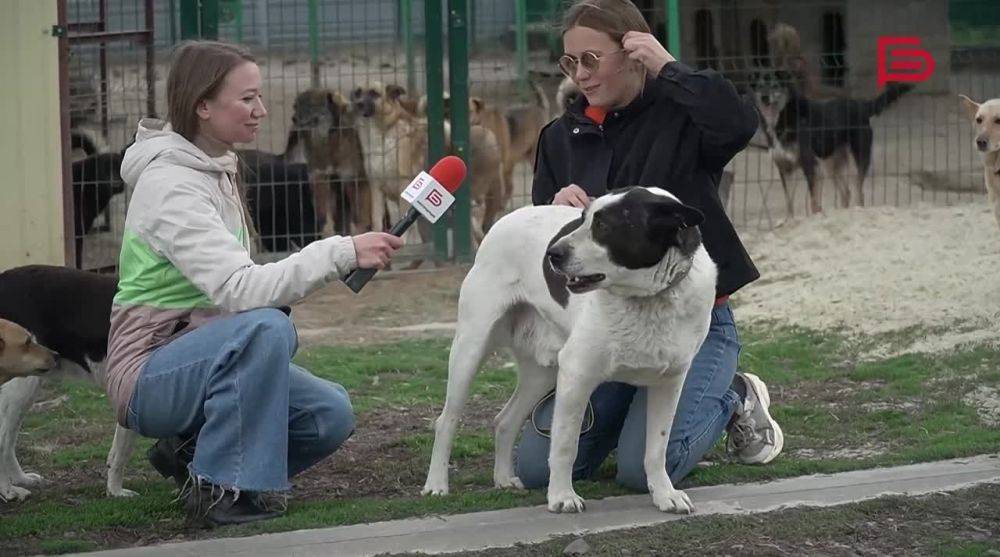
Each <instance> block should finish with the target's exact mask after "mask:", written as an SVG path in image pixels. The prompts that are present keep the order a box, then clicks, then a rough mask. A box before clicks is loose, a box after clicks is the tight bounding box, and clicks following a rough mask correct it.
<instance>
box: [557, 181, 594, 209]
mask: <svg viewBox="0 0 1000 557" xmlns="http://www.w3.org/2000/svg"><path fill="white" fill-rule="evenodd" d="M552 204H553V205H569V206H571V207H576V208H577V209H584V208H586V207H587V205H590V197H588V196H587V192H585V191H583V188H581V187H580V186H578V185H576V184H570V185H568V186H566V187H565V188H563V189H561V190H559V192H558V193H556V196H555V197H553V198H552Z"/></svg>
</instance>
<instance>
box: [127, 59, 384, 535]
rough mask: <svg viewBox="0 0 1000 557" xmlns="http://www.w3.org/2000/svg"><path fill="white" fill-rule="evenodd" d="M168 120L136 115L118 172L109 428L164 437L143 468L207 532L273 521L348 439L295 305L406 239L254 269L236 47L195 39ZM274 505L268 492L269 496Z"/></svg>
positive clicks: (375, 240)
mask: <svg viewBox="0 0 1000 557" xmlns="http://www.w3.org/2000/svg"><path fill="white" fill-rule="evenodd" d="M167 102H168V112H169V122H170V123H169V124H168V123H166V122H162V121H158V120H153V119H144V120H143V121H141V122H140V123H139V129H138V131H137V133H136V139H135V143H134V144H133V145H132V146H131V147H129V149H128V151H126V153H125V157H124V160H123V162H122V178H123V179H124V180H125V181H126V182H127V183H128V184H129V185H130V186H132V187H133V188H134V191H133V194H132V198H131V201H130V203H129V208H128V216H127V217H126V221H125V234H124V238H123V241H122V250H121V257H120V261H119V266H120V273H119V284H118V293H117V295H116V296H115V301H114V306H113V307H112V313H111V335H110V338H109V346H108V358H109V359H108V369H109V380H108V395H109V396H110V398H111V400H112V403H113V404H114V406H115V407H116V409H117V411H118V421H119V423H121V424H122V425H124V426H126V427H128V428H130V429H133V430H135V431H137V432H139V433H140V434H142V435H144V436H147V437H155V438H160V441H159V442H158V443H157V444H156V446H154V447H153V448H152V449H151V450H150V454H149V456H150V460H151V462H152V463H153V465H154V466H155V467H156V468H157V469H158V470H159V471H160V472H161V473H162V474H163V475H164V476H165V477H167V476H173V477H174V479H175V480H176V481H177V482H178V484H179V485H180V486H181V487H182V488H185V491H184V492H183V493H182V496H183V497H184V499H185V502H186V505H187V508H188V512H189V514H190V515H191V517H192V518H193V519H195V520H197V521H199V522H202V523H204V524H206V525H219V524H232V523H243V522H250V521H254V520H261V519H265V518H270V517H273V516H276V515H277V512H274V511H273V510H272V509H269V508H268V507H269V506H270V505H268V504H266V502H267V501H273V500H275V499H276V498H275V497H273V496H272V495H273V494H280V493H283V492H285V491H286V490H288V488H289V483H288V479H289V478H290V477H292V476H294V475H296V474H298V473H299V472H302V471H303V470H305V469H306V468H308V467H310V466H312V465H313V464H315V463H316V462H318V461H319V460H321V459H322V458H324V457H326V456H328V455H330V454H331V453H333V452H334V451H335V450H337V448H338V447H339V446H340V445H341V443H343V442H344V440H346V439H347V438H348V437H349V436H350V434H351V433H352V432H353V431H354V415H353V410H352V408H351V403H350V399H349V398H348V396H347V392H346V391H345V390H344V389H343V387H341V386H340V385H337V384H335V383H331V382H329V381H326V380H323V379H320V378H317V377H315V376H313V375H311V374H310V373H309V372H307V371H305V370H303V369H302V368H300V367H298V366H296V365H295V364H293V363H291V360H292V356H293V355H294V354H295V350H296V348H297V345H298V340H297V336H296V332H295V328H294V326H293V324H292V322H291V320H290V319H289V317H288V315H287V314H286V313H284V312H282V311H279V310H278V309H274V308H275V307H280V306H285V305H287V304H291V303H292V302H295V301H296V300H299V299H300V298H302V297H304V296H306V295H307V294H309V293H310V292H312V291H314V290H316V289H318V288H320V287H322V286H324V285H326V284H328V283H329V282H331V281H335V280H338V279H339V278H340V277H342V276H344V275H346V274H347V273H349V272H350V271H351V270H353V269H354V268H356V267H362V268H383V267H384V266H385V265H386V264H387V263H388V262H389V259H390V258H391V256H392V254H393V252H394V251H395V250H396V249H398V248H399V247H400V246H401V245H402V241H401V240H400V239H399V238H397V237H395V236H392V235H389V234H385V233H381V232H371V233H367V234H362V235H359V236H355V237H353V238H352V237H342V236H334V237H331V238H325V239H322V240H319V241H316V242H313V243H311V244H309V245H307V246H306V247H305V248H303V249H302V250H301V251H299V252H298V253H296V254H294V255H291V256H289V257H287V258H286V259H283V260H281V261H278V262H276V263H269V264H266V265H257V264H255V263H254V262H253V261H252V260H251V259H250V251H249V237H248V236H249V234H248V222H247V216H246V214H245V212H244V211H243V209H242V208H243V204H242V203H241V201H240V194H239V192H238V189H237V187H236V168H237V165H236V162H237V159H236V155H235V153H234V152H233V148H234V145H235V144H239V143H249V142H252V141H254V140H255V138H256V135H257V130H258V128H259V127H260V123H261V120H263V118H264V117H265V116H266V115H267V111H266V109H265V108H264V103H263V99H262V97H261V77H260V70H259V68H258V67H257V64H256V63H255V62H254V59H253V58H252V57H251V55H250V54H249V53H248V52H247V51H246V50H245V49H243V48H241V47H238V46H235V45H229V44H224V43H215V42H192V43H186V44H184V45H182V46H181V47H179V48H178V50H177V51H176V52H175V54H174V59H173V62H172V64H171V68H170V73H169V76H168V78H167ZM262 495H267V497H262Z"/></svg>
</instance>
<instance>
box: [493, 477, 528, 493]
mask: <svg viewBox="0 0 1000 557" xmlns="http://www.w3.org/2000/svg"><path fill="white" fill-rule="evenodd" d="M493 486H494V487H496V488H497V489H518V490H521V489H524V482H522V481H521V478H518V477H517V476H506V477H499V476H493Z"/></svg>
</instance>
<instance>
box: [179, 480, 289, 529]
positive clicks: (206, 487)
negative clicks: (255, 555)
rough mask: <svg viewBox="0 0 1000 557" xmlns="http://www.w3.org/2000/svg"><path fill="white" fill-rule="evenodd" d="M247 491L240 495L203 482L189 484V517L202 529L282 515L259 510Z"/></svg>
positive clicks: (185, 501)
mask: <svg viewBox="0 0 1000 557" xmlns="http://www.w3.org/2000/svg"><path fill="white" fill-rule="evenodd" d="M251 495H252V494H251V493H249V492H244V493H240V494H239V496H237V495H236V492H234V491H232V490H229V489H225V488H222V487H219V486H217V485H213V484H210V483H208V482H202V483H200V484H198V485H192V486H191V489H190V491H189V492H188V493H187V496H186V497H185V500H184V507H185V509H186V510H187V513H188V518H189V519H190V520H191V521H192V522H193V523H195V524H197V525H199V526H202V527H204V528H214V527H216V526H226V525H229V524H246V523H248V522H257V521H258V520H267V519H270V518H276V517H279V516H281V514H282V513H280V512H275V511H269V510H264V509H262V508H261V507H260V506H259V505H258V503H257V502H256V498H255V497H253V496H251Z"/></svg>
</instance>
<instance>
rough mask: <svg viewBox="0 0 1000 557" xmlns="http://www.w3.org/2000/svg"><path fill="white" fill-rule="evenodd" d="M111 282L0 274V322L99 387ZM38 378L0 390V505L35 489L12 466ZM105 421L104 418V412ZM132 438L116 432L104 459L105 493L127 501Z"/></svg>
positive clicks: (65, 271)
mask: <svg viewBox="0 0 1000 557" xmlns="http://www.w3.org/2000/svg"><path fill="white" fill-rule="evenodd" d="M117 285H118V281H117V279H116V277H113V276H107V275H99V274H96V273H89V272H86V271H79V270H76V269H70V268H66V267H55V266H48V265H29V266H25V267H18V268H15V269H10V270H8V271H5V272H3V273H0V319H7V320H9V321H12V322H14V323H17V324H18V325H20V326H21V327H23V328H25V329H27V330H28V331H30V332H31V333H32V335H34V338H36V339H37V340H38V342H39V343H40V344H42V345H44V346H46V347H48V348H50V349H52V350H54V351H55V352H56V353H57V354H59V356H60V358H61V361H62V362H67V361H68V362H73V363H74V364H76V365H77V366H79V367H81V368H83V370H84V371H86V372H88V373H89V374H90V375H92V377H93V378H94V380H95V381H96V382H97V383H98V384H100V385H101V386H102V387H103V385H104V381H105V380H106V374H105V373H104V367H103V361H104V358H105V355H106V353H107V346H108V330H109V328H110V315H111V303H112V299H113V298H114V295H115V292H116V290H117ZM40 381H41V379H40V378H39V377H18V378H16V379H12V380H10V381H8V382H7V383H5V384H3V386H2V387H0V501H10V500H18V499H23V498H25V497H27V496H28V495H30V493H31V492H30V491H28V490H27V489H25V488H27V487H31V486H34V485H37V484H39V483H41V481H42V478H41V476H39V475H38V474H30V473H26V472H24V471H23V470H22V469H21V465H20V464H19V463H18V461H17V455H16V453H15V448H16V445H17V434H18V430H19V429H20V427H21V421H22V419H23V417H24V414H25V412H26V411H27V410H28V408H30V407H31V403H32V402H33V401H34V398H35V392H36V391H37V390H38V386H39V383H40ZM109 415H110V412H109ZM136 435H137V434H135V433H134V432H132V431H130V430H128V429H125V428H123V427H121V426H117V427H116V429H115V437H114V441H113V442H112V445H111V451H110V453H109V454H108V461H107V464H108V477H107V493H108V495H111V496H113V497H128V496H132V495H135V492H133V491H129V490H127V489H124V488H123V487H122V480H123V477H124V472H125V464H126V463H127V462H128V460H129V457H130V456H131V454H132V448H133V445H134V443H135V438H136Z"/></svg>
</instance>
